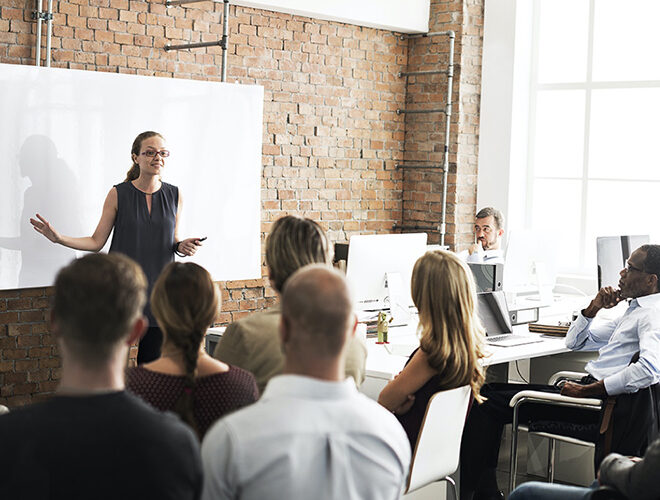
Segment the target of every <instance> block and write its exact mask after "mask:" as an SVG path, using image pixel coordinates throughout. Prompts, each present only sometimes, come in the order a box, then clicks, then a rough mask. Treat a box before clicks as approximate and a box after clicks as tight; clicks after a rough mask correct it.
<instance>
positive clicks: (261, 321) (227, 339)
mask: <svg viewBox="0 0 660 500" xmlns="http://www.w3.org/2000/svg"><path fill="white" fill-rule="evenodd" d="M280 318H281V314H280V309H279V307H273V308H271V309H267V310H265V311H263V312H259V313H255V314H252V315H250V316H247V317H245V318H243V319H241V320H239V321H237V322H235V323H232V324H231V325H229V326H228V327H227V330H226V331H225V333H224V334H223V335H222V339H220V342H219V343H218V345H217V347H216V348H215V352H214V353H213V356H214V357H215V358H217V359H219V360H220V361H224V362H225V363H228V364H230V365H234V366H238V367H239V368H243V369H244V370H247V371H249V372H252V374H253V375H254V378H255V379H257V386H258V387H259V392H260V393H263V391H264V389H265V388H266V384H267V383H268V381H269V380H270V379H271V378H272V377H274V376H275V375H279V374H280V373H282V369H283V367H284V355H283V354H282V350H281V348H280V337H279V333H278V331H279V325H280ZM366 359H367V348H366V346H365V345H364V342H363V341H361V340H360V339H358V338H353V339H352V340H351V341H350V343H349V345H348V348H347V350H346V376H351V377H353V379H354V380H355V383H356V385H357V386H358V387H359V386H360V385H361V384H362V382H363V381H364V365H365V361H366Z"/></svg>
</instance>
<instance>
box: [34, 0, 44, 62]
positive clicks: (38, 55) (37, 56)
mask: <svg viewBox="0 0 660 500" xmlns="http://www.w3.org/2000/svg"><path fill="white" fill-rule="evenodd" d="M36 5H37V10H36V12H37V14H36V16H37V47H36V51H35V57H34V59H35V62H34V64H35V66H40V65H41V21H42V19H41V15H42V11H41V0H36Z"/></svg>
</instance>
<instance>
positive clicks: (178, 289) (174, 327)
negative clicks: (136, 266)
mask: <svg viewBox="0 0 660 500" xmlns="http://www.w3.org/2000/svg"><path fill="white" fill-rule="evenodd" d="M151 308H152V311H153V313H154V316H155V317H156V321H158V325H159V326H160V328H161V330H162V331H163V338H164V340H163V349H162V352H161V356H160V358H159V359H157V360H156V361H153V362H151V363H147V364H144V365H140V366H138V367H137V368H130V369H129V370H128V371H127V375H126V387H127V388H128V389H129V390H130V391H132V392H133V393H135V394H137V395H138V396H140V397H141V398H142V399H144V400H145V401H147V402H148V403H150V404H151V405H152V406H154V407H155V408H157V409H159V410H162V411H166V410H170V411H174V412H175V413H177V414H178V415H179V416H180V417H181V419H182V420H183V421H184V422H186V423H187V424H188V425H190V426H191V427H192V428H193V430H195V432H197V435H198V436H199V438H200V440H201V438H202V437H204V434H205V433H206V431H207V430H208V428H209V427H210V426H211V424H213V422H215V421H216V420H217V419H218V418H220V417H222V416H223V415H225V414H226V413H229V412H231V411H233V410H236V409H238V408H241V407H243V406H246V405H248V404H251V403H253V402H254V401H256V400H257V398H258V397H259V391H258V389H257V385H256V382H255V380H254V377H253V376H252V374H251V373H250V372H247V371H245V370H243V369H241V368H238V367H235V366H230V365H227V364H225V363H223V362H221V361H218V360H217V359H214V358H212V357H211V356H209V355H208V354H207V353H206V352H205V351H204V347H203V342H204V335H205V333H206V330H207V328H208V327H209V326H211V324H213V320H214V319H215V317H216V314H217V312H218V309H219V297H218V291H217V288H216V285H215V283H213V281H212V280H211V276H210V275H209V273H208V271H206V269H204V268H203V267H201V266H198V265H197V264H194V263H190V262H189V263H185V264H182V263H178V262H172V263H170V264H168V265H167V266H166V267H165V269H164V270H163V272H162V274H161V275H160V277H159V278H158V280H157V281H156V284H155V285H154V289H153V292H152V293H151Z"/></svg>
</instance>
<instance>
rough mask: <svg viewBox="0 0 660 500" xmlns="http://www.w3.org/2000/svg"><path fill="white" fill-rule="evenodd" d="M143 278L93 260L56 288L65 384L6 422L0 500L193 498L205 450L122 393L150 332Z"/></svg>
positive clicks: (126, 265)
mask: <svg viewBox="0 0 660 500" xmlns="http://www.w3.org/2000/svg"><path fill="white" fill-rule="evenodd" d="M146 289H147V280H146V278H145V276H144V273H143V272H142V270H141V269H140V267H139V266H138V265H137V264H136V263H135V262H133V261H132V260H131V259H129V258H128V257H125V256H123V255H120V254H117V253H115V254H110V255H105V254H90V255H87V256H85V257H83V258H81V259H79V260H75V261H73V262H72V263H71V264H69V265H68V266H67V267H65V268H63V269H62V270H61V271H60V272H59V274H58V276H57V279H56V282H55V297H54V303H53V304H54V305H53V311H52V316H51V329H52V332H53V335H54V336H55V338H56V339H57V341H58V345H59V349H60V353H61V356H62V377H61V379H60V384H59V387H58V388H57V391H56V394H55V395H54V396H53V397H52V398H51V399H49V400H48V401H45V402H42V403H38V404H34V405H30V406H26V407H23V408H15V409H13V410H12V411H11V412H10V413H8V414H7V415H3V416H2V417H0V449H1V450H2V452H0V498H3V499H18V498H21V499H43V498H52V499H55V498H57V499H67V500H77V499H80V500H82V499H90V498H93V499H95V500H98V499H112V500H116V499H118V498H121V499H135V500H143V499H145V498H159V499H171V500H182V499H196V498H199V497H200V495H201V490H202V484H203V483H202V464H201V460H200V456H199V444H198V442H197V439H196V438H195V435H194V434H193V432H192V431H191V430H190V429H189V428H188V427H187V426H186V425H184V424H183V423H182V422H181V421H180V420H179V419H178V418H177V417H176V416H175V415H172V414H164V413H161V412H158V411H156V410H154V409H153V408H152V407H150V406H149V405H148V404H146V403H145V402H144V401H142V400H141V399H139V398H137V397H135V396H133V395H132V394H130V393H128V392H126V391H125V390H124V367H125V365H126V358H127V355H128V349H129V346H130V345H131V344H132V343H134V342H136V341H137V340H138V339H139V338H140V336H141V335H142V334H143V333H144V331H145V329H146V327H147V320H146V318H144V317H143V316H142V315H141V312H142V308H143V306H144V303H145V300H146Z"/></svg>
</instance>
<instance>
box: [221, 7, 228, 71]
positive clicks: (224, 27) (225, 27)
mask: <svg viewBox="0 0 660 500" xmlns="http://www.w3.org/2000/svg"><path fill="white" fill-rule="evenodd" d="M224 2H225V4H224V6H223V10H222V72H221V81H223V82H226V81H227V49H228V47H227V42H228V40H229V0H224Z"/></svg>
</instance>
